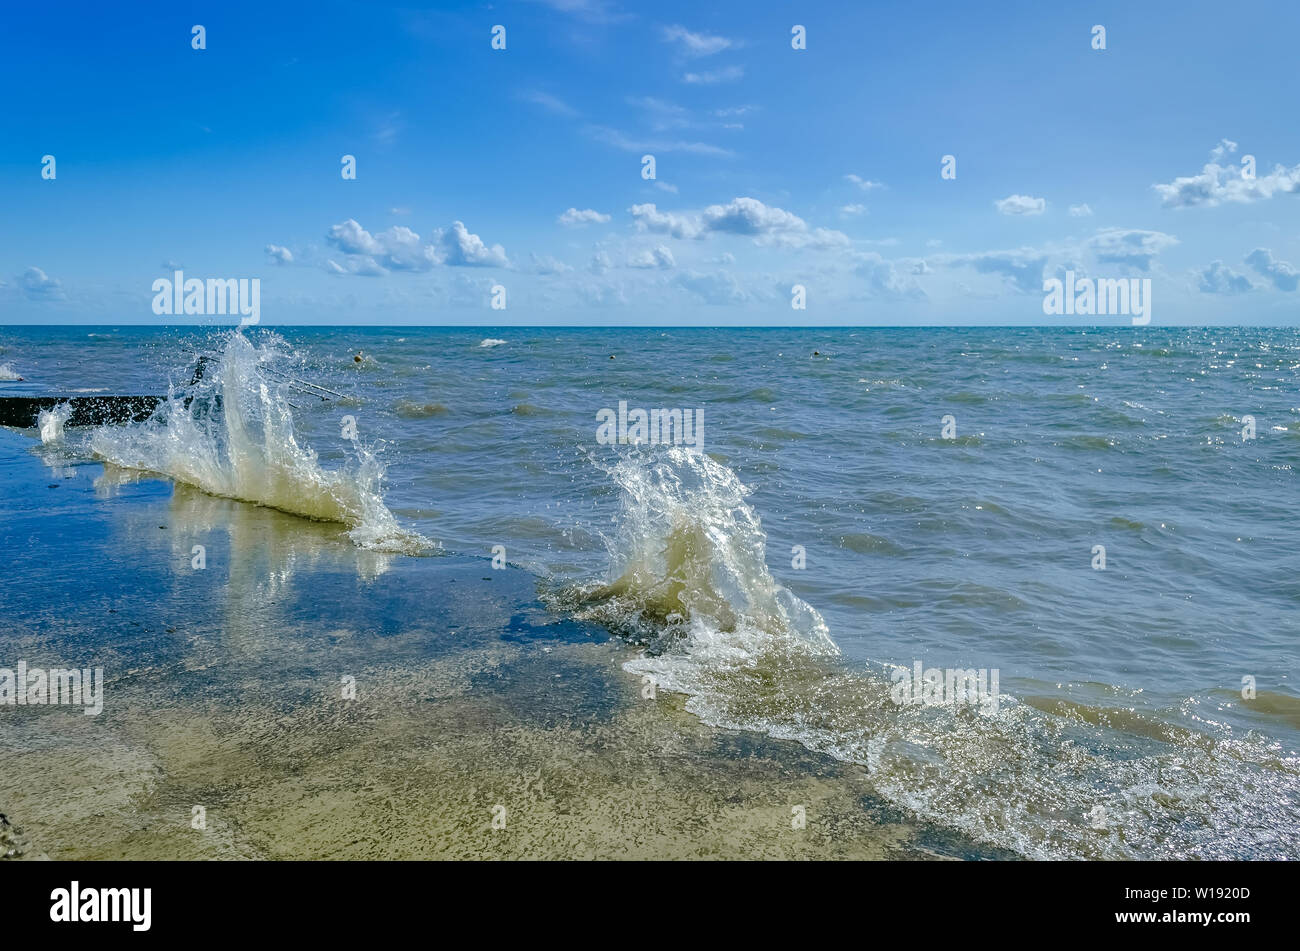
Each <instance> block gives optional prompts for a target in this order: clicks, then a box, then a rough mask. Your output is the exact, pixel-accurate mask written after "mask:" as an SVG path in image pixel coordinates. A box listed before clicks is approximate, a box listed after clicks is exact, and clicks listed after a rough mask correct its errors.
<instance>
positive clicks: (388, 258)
mask: <svg viewBox="0 0 1300 951" xmlns="http://www.w3.org/2000/svg"><path fill="white" fill-rule="evenodd" d="M325 238H326V240H327V241H329V242H330V243H331V244H332V245H334V246H335V247H336V248H338V249H339V250H340V251H342V252H343V253H344V254H346V255H348V260H347V262H346V266H345V267H344V268H342V269H341V270H342V271H344V272H346V273H350V274H364V275H369V276H374V275H378V274H384V273H386V272H387V271H388V270H394V271H427V270H429V269H430V268H432V267H436V266H439V265H444V266H447V267H509V266H510V261H509V259H508V258H507V257H506V251H505V248H503V247H502V246H501V245H499V244H494V245H490V246H489V245H487V244H485V243H484V242H483V239H482V238H480V237H479V236H478V235H476V234H471V233H470V232H469V231H468V229H466V227H465V225H464V224H463V223H462V222H459V221H455V222H452V225H451V228H449V229H447V230H441V229H440V230H438V231H435V232H434V233H433V236H432V239H431V241H430V243H429V244H425V243H424V242H423V241H421V239H420V236H419V234H417V233H416V232H415V231H412V230H411V229H410V228H408V227H406V226H405V225H396V226H395V227H392V228H389V229H388V230H387V231H383V232H380V233H379V234H371V233H370V232H369V231H367V230H366V229H365V228H363V227H361V225H360V224H359V223H358V222H357V221H355V220H354V219H352V218H349V219H347V220H346V221H344V222H342V223H340V224H337V225H334V226H333V227H331V228H330V230H329V232H328V233H327V234H326V236H325Z"/></svg>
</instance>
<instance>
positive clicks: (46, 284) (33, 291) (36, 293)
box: [16, 267, 63, 300]
mask: <svg viewBox="0 0 1300 951" xmlns="http://www.w3.org/2000/svg"><path fill="white" fill-rule="evenodd" d="M16 280H17V281H18V287H19V288H21V289H22V292H23V293H24V294H26V295H27V297H28V299H30V300H62V299H63V288H62V287H61V286H60V285H59V282H58V281H56V280H54V279H53V278H52V277H50V276H49V275H48V274H46V273H45V272H44V271H42V270H41V269H40V268H38V267H29V268H28V269H27V270H25V271H23V273H22V274H20V275H18V277H17V279H16Z"/></svg>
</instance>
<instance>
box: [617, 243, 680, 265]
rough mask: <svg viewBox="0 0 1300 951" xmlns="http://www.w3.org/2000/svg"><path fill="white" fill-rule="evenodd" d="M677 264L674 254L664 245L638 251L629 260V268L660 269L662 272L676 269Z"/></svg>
mask: <svg viewBox="0 0 1300 951" xmlns="http://www.w3.org/2000/svg"><path fill="white" fill-rule="evenodd" d="M676 264H677V262H676V261H674V260H673V253H672V252H671V251H669V250H668V249H667V248H666V247H664V246H663V245H662V244H660V245H657V246H655V247H654V248H646V249H645V250H643V251H638V252H636V253H635V254H632V255H629V256H628V259H627V266H628V267H637V268H658V269H660V270H667V269H669V268H672V267H675V266H676Z"/></svg>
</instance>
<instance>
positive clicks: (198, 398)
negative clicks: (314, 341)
mask: <svg viewBox="0 0 1300 951" xmlns="http://www.w3.org/2000/svg"><path fill="white" fill-rule="evenodd" d="M282 346H283V342H282V341H280V340H279V338H278V337H275V336H274V335H268V336H267V338H266V342H265V343H264V344H263V345H262V346H260V347H259V346H255V345H254V344H253V343H252V342H250V341H249V340H248V338H246V337H245V336H244V335H243V334H242V333H239V332H232V333H231V334H230V335H229V337H228V340H227V344H226V347H225V350H224V352H223V353H222V355H221V358H220V361H219V363H218V365H217V367H216V368H215V370H214V369H212V368H209V369H208V371H207V373H206V374H205V375H204V379H203V380H202V381H201V382H199V383H198V384H195V385H193V386H191V387H188V388H186V390H185V391H183V392H171V393H169V395H168V399H167V401H166V403H164V404H163V405H162V406H160V407H159V409H158V411H157V412H155V413H154V415H153V416H152V417H151V418H150V419H149V420H147V421H146V422H144V423H140V424H137V425H131V426H102V427H99V428H98V429H96V430H95V431H94V433H93V434H92V436H91V441H90V446H91V450H92V452H93V453H94V454H95V455H96V456H97V457H98V458H100V459H103V460H105V461H107V462H111V463H113V464H114V465H118V466H123V467H126V468H130V469H138V470H144V471H148V472H157V473H160V474H162V475H165V476H169V477H171V478H173V479H176V480H177V481H179V482H184V483H187V484H189V485H193V486H196V487H197V488H199V489H202V490H203V491H205V492H208V493H210V494H212V495H220V496H225V497H227V498H232V499H239V500H242V501H246V502H254V503H257V504H258V505H265V506H267V507H269V508H275V509H279V510H281V511H284V512H289V513H291V514H294V515H301V516H304V517H306V518H311V519H317V520H320V521H329V522H340V523H342V524H344V525H347V526H348V527H349V528H350V529H351V531H350V532H349V535H350V536H351V538H352V539H353V541H354V542H356V543H357V544H358V545H360V546H362V547H366V548H373V549H376V550H388V551H407V552H412V551H419V550H423V549H424V548H426V547H428V542H427V540H426V539H424V538H423V537H421V536H420V535H418V534H416V533H414V532H411V531H408V530H405V529H403V528H401V527H400V526H399V525H398V523H397V520H396V519H395V518H394V517H393V515H392V513H391V512H389V510H388V508H387V507H386V506H385V505H384V502H383V477H384V467H383V465H382V463H381V462H380V460H379V459H378V457H377V456H376V455H375V454H374V453H373V452H371V451H370V450H368V449H366V448H365V447H364V446H361V445H360V444H359V443H354V447H355V458H354V460H353V461H352V462H351V463H350V464H349V465H348V466H347V467H345V468H343V469H339V470H327V469H323V468H322V467H321V465H320V463H319V461H318V459H317V455H316V452H315V451H314V450H313V449H311V448H310V447H308V446H304V445H300V444H299V442H298V439H297V436H296V435H295V429H294V420H293V413H292V407H291V406H290V404H289V401H288V399H287V396H286V393H285V389H286V385H285V384H284V383H282V382H278V381H277V379H276V378H275V377H273V376H272V375H271V374H268V373H267V372H265V371H266V370H268V369H269V368H270V367H271V366H272V365H274V364H276V363H278V362H281V361H283V360H284V359H285V355H284V353H283V350H282ZM187 398H192V399H191V400H190V402H188V403H187V402H186V399H187ZM218 398H219V399H220V409H217V408H216V400H217V399H218Z"/></svg>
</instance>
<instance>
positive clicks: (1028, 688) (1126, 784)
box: [0, 327, 1300, 857]
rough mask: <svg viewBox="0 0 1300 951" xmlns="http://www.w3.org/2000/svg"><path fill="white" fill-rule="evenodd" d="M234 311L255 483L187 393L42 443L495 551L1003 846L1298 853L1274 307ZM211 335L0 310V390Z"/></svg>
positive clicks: (765, 715) (742, 707)
mask: <svg viewBox="0 0 1300 951" xmlns="http://www.w3.org/2000/svg"><path fill="white" fill-rule="evenodd" d="M248 336H249V339H250V340H251V341H252V343H253V344H256V345H257V346H258V347H261V348H262V349H260V350H259V349H256V348H255V347H254V346H253V345H251V344H247V345H246V347H247V353H244V354H243V358H246V364H241V366H242V367H243V369H242V370H241V371H240V372H239V373H238V374H235V373H234V372H233V370H232V375H231V376H229V377H226V378H225V379H224V381H222V382H224V385H225V386H227V387H236V386H237V387H238V388H239V390H240V392H239V393H238V394H235V393H233V392H226V393H224V394H223V398H224V399H225V400H226V402H227V404H231V405H233V403H234V401H235V400H236V399H245V398H247V400H248V406H246V407H245V411H246V413H247V414H248V419H249V420H250V421H251V423H253V424H254V425H252V429H253V430H254V431H255V438H254V439H253V440H252V442H251V443H250V446H251V447H252V448H247V447H246V449H247V451H248V452H253V453H254V454H256V453H263V452H266V453H269V455H268V456H267V457H266V458H260V461H259V462H258V463H257V465H259V466H263V467H265V466H271V468H273V469H275V472H276V473H277V475H276V477H275V478H274V479H268V478H267V477H265V472H264V471H263V468H257V469H256V472H254V473H253V474H252V475H251V476H250V475H249V473H248V472H247V471H245V470H240V469H239V466H240V465H241V463H239V462H238V461H237V460H235V459H234V458H233V456H232V454H231V451H230V446H227V445H225V444H224V443H222V444H221V445H217V446H215V448H214V446H213V445H209V444H208V443H206V442H205V439H206V438H207V436H206V435H205V433H204V432H203V431H202V428H201V427H199V428H198V429H195V428H194V427H188V428H187V427H184V426H180V424H179V423H178V422H177V421H176V420H175V419H172V420H171V421H170V422H168V423H166V424H165V425H164V424H162V423H159V422H155V423H149V424H140V425H139V426H137V427H131V428H130V429H132V430H134V432H132V433H129V434H125V435H124V434H122V433H101V434H99V435H98V436H97V438H92V437H91V434H88V433H85V432H84V431H74V430H69V431H68V433H67V434H66V436H65V437H64V439H63V440H62V441H61V443H60V445H61V448H60V450H59V451H60V452H62V453H64V454H65V456H64V458H98V459H105V458H107V459H111V460H116V461H118V462H122V463H126V464H129V465H135V466H139V467H142V468H156V469H158V470H160V471H162V472H164V473H165V474H167V475H170V476H172V477H174V478H177V479H181V480H183V481H188V482H192V483H194V484H196V485H198V486H199V487H200V488H203V489H207V490H208V491H210V492H214V493H216V494H222V495H233V496H235V497H240V498H251V499H253V500H254V501H263V502H269V503H270V504H273V505H276V506H277V507H280V508H286V509H288V510H290V511H293V510H294V507H295V505H300V506H301V511H300V514H304V515H312V516H315V517H317V518H337V519H338V520H340V521H343V522H347V523H349V527H350V528H351V529H352V538H353V540H354V542H355V543H356V544H358V545H361V546H364V547H373V548H376V549H379V550H382V551H384V552H386V553H388V554H390V555H391V554H393V553H395V555H394V556H395V557H428V556H432V555H436V554H437V553H438V552H439V550H442V551H448V552H455V553H461V554H470V555H478V556H482V557H485V558H489V557H492V556H493V554H494V549H496V546H502V547H503V548H504V553H503V557H504V558H505V559H507V560H508V561H509V562H510V563H511V564H514V565H518V566H521V567H523V568H526V569H527V570H529V571H530V572H532V574H533V575H534V576H535V577H536V579H537V583H538V585H539V588H540V589H541V590H542V591H543V592H544V594H545V595H546V597H547V600H548V602H549V603H550V604H551V605H552V607H553V610H554V611H556V612H557V613H560V614H570V615H574V616H577V617H580V618H582V619H585V620H596V621H599V622H600V623H603V624H606V625H607V626H609V627H611V628H612V629H614V630H615V631H616V632H618V633H622V634H624V635H625V636H628V637H631V638H633V639H635V640H637V641H638V642H644V643H646V644H647V645H648V650H647V651H646V653H645V655H644V656H643V657H641V658H640V659H638V660H637V661H633V662H632V663H631V664H630V665H629V669H632V670H634V672H636V673H638V674H643V675H647V676H651V677H653V678H655V679H656V680H657V681H658V682H659V683H660V684H661V685H663V686H664V687H665V688H667V689H674V690H680V691H681V692H684V693H686V694H688V695H689V696H690V697H691V700H690V704H689V707H688V708H689V709H692V710H693V711H694V712H695V713H697V714H698V715H699V716H700V717H702V718H704V719H706V720H707V721H709V722H711V723H715V724H718V725H722V726H732V727H737V728H742V729H747V730H754V731H759V732H766V733H769V734H771V735H774V736H780V737H788V738H793V739H797V740H799V741H800V742H802V743H804V744H805V745H807V746H809V747H810V748H812V749H816V750H819V751H823V752H829V753H831V754H832V755H835V756H838V757H840V758H842V759H847V760H851V761H853V762H860V763H864V764H866V765H867V766H868V768H869V770H871V772H872V774H873V775H874V776H875V778H876V783H877V788H878V790H879V792H880V793H881V794H882V795H884V796H885V797H886V798H888V799H890V800H891V801H893V802H895V803H896V804H898V805H899V806H900V807H902V808H905V809H909V810H912V811H914V812H915V813H916V814H917V815H918V816H921V817H923V818H925V819H926V820H928V821H935V822H939V823H946V824H949V825H951V826H952V827H953V828H956V829H960V830H961V831H962V832H964V833H966V834H968V835H972V836H974V837H976V838H978V839H983V840H987V841H989V842H990V843H991V844H994V845H997V846H1000V847H1006V848H1012V849H1015V850H1017V851H1019V852H1021V853H1022V854H1026V855H1030V856H1039V857H1074V856H1083V857H1166V856H1204V857H1213V856H1251V857H1297V856H1300V822H1298V821H1297V820H1298V818H1300V761H1297V758H1296V751H1297V749H1300V682H1298V681H1297V675H1298V674H1300V661H1298V658H1300V649H1298V648H1297V646H1296V644H1297V636H1298V635H1300V623H1298V618H1300V612H1298V611H1297V609H1298V608H1300V578H1298V576H1297V567H1298V566H1300V559H1297V556H1296V552H1297V550H1300V544H1298V543H1300V526H1298V525H1297V520H1296V518H1295V515H1294V508H1295V505H1296V502H1297V500H1298V499H1300V491H1298V488H1300V487H1298V486H1297V481H1296V478H1297V477H1296V466H1297V464H1298V463H1300V333H1297V332H1296V331H1293V330H1275V329H1222V328H1215V329H1167V330H1161V329H1154V330H1153V329H1150V328H1140V329H1139V328H1123V329H1114V330H1086V331H1085V330H1048V329H1005V328H979V329H961V330H958V329H861V330H853V329H833V330H816V329H801V330H784V329H777V330H735V329H726V330H678V329H674V330H667V331H666V330H659V329H617V330H613V329H611V330H596V329H580V330H555V329H538V328H495V329H492V328H488V329H474V330H465V329H426V328H387V329H383V328H380V329H367V330H357V329H324V328H286V329H284V330H282V331H280V332H279V336H280V338H282V339H281V340H279V341H278V342H277V341H275V340H274V339H273V338H272V337H271V336H269V335H268V333H267V332H265V331H256V332H253V333H250V334H249V335H248ZM485 343H487V344H488V345H484V344H485ZM227 344H228V339H227V337H226V336H224V335H223V334H215V333H214V334H208V333H206V332H195V331H182V330H177V329H172V330H165V329H164V330H157V329H147V330H145V329H135V328H120V329H116V330H115V329H112V328H94V327H92V328H87V327H78V328H57V329H45V328H39V329H38V328H22V327H9V328H4V329H3V330H0V346H2V347H3V351H2V352H0V365H7V366H9V367H10V368H11V369H12V371H13V374H12V375H21V376H22V377H23V378H24V381H23V382H6V383H0V395H6V394H19V393H24V394H26V393H60V394H67V395H74V393H76V392H82V391H84V392H87V393H89V392H91V391H99V392H104V393H162V392H165V391H166V386H167V384H168V382H169V381H170V382H171V383H173V384H177V385H179V384H182V383H184V382H185V381H186V380H187V379H188V366H189V364H191V363H192V360H193V357H192V355H191V354H189V353H188V352H186V348H199V349H210V350H212V351H214V352H220V351H223V350H225V348H226V347H227ZM241 353H242V351H241ZM358 355H359V356H360V358H361V359H360V360H359V361H358V360H357V359H356V357H357V356H358ZM231 360H232V361H233V358H231ZM269 368H274V371H275V372H274V374H265V375H263V371H264V370H266V369H269ZM292 379H297V380H303V381H310V382H311V383H313V384H315V385H317V386H324V387H328V388H329V389H330V390H333V391H336V392H337V393H338V394H339V396H338V397H336V398H332V399H330V400H321V399H319V398H318V397H317V396H315V395H313V394H312V393H311V392H310V391H309V390H308V389H304V388H302V387H296V386H294V385H292V384H290V383H287V382H286V381H288V380H292ZM236 380H237V381H238V382H235V381H236ZM262 384H266V385H267V387H268V388H267V390H266V391H265V392H262V391H260V389H259V387H260V386H261V385H262ZM214 385H221V382H219V383H218V384H214ZM250 394H251V395H250ZM620 401H626V403H627V404H628V406H629V407H631V408H637V407H641V408H646V409H650V408H676V409H681V410H692V411H696V412H698V413H702V418H703V421H704V422H703V427H702V448H703V450H704V452H705V453H707V456H706V457H703V458H701V457H700V456H699V454H698V453H690V452H685V451H683V450H681V449H677V450H673V449H669V448H667V447H663V446H641V447H629V446H617V445H606V444H602V443H601V442H600V441H599V440H598V413H600V411H601V410H603V409H615V410H616V409H617V407H618V405H619V402H620ZM349 416H350V417H352V418H353V420H352V421H353V422H354V423H355V427H356V434H357V439H356V440H355V441H353V440H350V439H348V438H345V432H344V431H345V429H346V427H347V425H348V422H347V421H346V420H345V419H344V417H349ZM1246 416H1250V417H1253V419H1254V427H1255V438H1251V439H1243V436H1242V431H1243V427H1244V426H1245V425H1246V422H1245V421H1243V418H1244V417H1246ZM945 417H951V421H950V431H949V432H948V433H947V434H945V432H944V426H945ZM953 430H955V431H953ZM268 434H269V435H268ZM945 435H948V436H952V437H953V438H945ZM222 438H223V439H224V438H226V437H222ZM284 440H290V442H291V443H292V452H290V451H289V450H287V449H285V448H284ZM272 442H274V443H275V448H273V449H270V450H268V449H267V448H266V447H267V446H269V445H271V443H272ZM46 449H47V450H48V449H49V447H46ZM209 450H211V451H212V453H211V456H210V458H205V465H204V466H202V467H198V468H193V467H189V466H180V460H183V459H194V458H197V457H199V456H202V455H203V454H204V453H205V452H208V451H209ZM178 466H180V467H179V468H178ZM277 467H278V468H277ZM236 470H238V471H236ZM381 470H382V472H383V475H382V477H381V476H380V474H379V473H380V471H381ZM336 472H343V473H346V474H347V475H346V476H345V477H341V478H340V479H338V480H334V481H331V478H332V477H331V476H330V475H329V474H330V473H336ZM286 480H287V481H286ZM273 482H274V483H275V485H274V486H272V485H271V484H272V483H273ZM321 485H326V488H325V489H324V490H322V489H320V486H321ZM308 488H311V491H308ZM263 489H265V490H266V491H267V492H272V490H274V494H271V495H266V496H265V497H263V496H259V495H258V492H260V491H262V490H263ZM313 492H315V493H316V494H318V495H319V494H320V493H321V492H323V493H324V495H325V496H328V498H325V499H323V500H322V499H320V498H316V499H313ZM339 499H342V501H338V500H339ZM334 502H338V504H337V505H334V504H333V503H334ZM64 529H65V530H72V529H70V528H68V527H67V526H64ZM1098 545H1100V546H1104V548H1105V559H1106V560H1105V568H1104V570H1097V569H1096V568H1095V567H1094V564H1095V563H1096V554H1095V546H1098ZM796 546H801V550H802V566H801V567H796V566H795V564H793V563H792V560H794V559H796V552H795V551H793V550H794V549H795V548H796ZM496 551H497V552H500V549H496ZM665 552H668V553H669V554H667V555H665ZM620 579H623V580H625V581H626V583H625V584H623V585H621V586H620V585H613V586H610V587H602V586H603V585H605V584H606V583H608V582H615V581H618V580H620ZM14 581H18V582H21V581H22V579H13V578H7V579H5V582H6V585H8V584H10V583H12V582H14ZM666 604H667V605H669V606H668V607H667V608H665V605H666ZM673 605H676V608H674V607H673ZM68 610H69V611H70V612H74V613H75V610H76V609H75V608H74V607H69V608H68ZM916 662H920V663H921V664H922V665H923V667H925V668H937V669H941V670H942V669H950V668H960V669H966V668H974V669H984V670H996V671H998V672H999V674H1000V681H999V682H1000V690H1001V693H1002V695H1003V702H1002V703H1001V704H1000V706H999V709H998V710H997V711H996V712H995V713H993V714H992V715H983V714H980V713H977V712H974V711H972V710H969V709H964V708H962V707H961V706H960V705H957V706H943V707H916V706H899V705H897V704H896V703H893V702H891V699H890V695H889V689H890V685H891V671H892V668H893V666H895V665H896V666H898V667H902V668H906V669H909V670H910V669H911V668H912V667H913V665H914V664H915V663H916ZM1245 677H1250V678H1254V684H1253V685H1254V694H1253V696H1249V697H1246V698H1243V694H1242V690H1243V678H1245ZM1099 807H1100V809H1101V812H1100V813H1098V812H1097V810H1098V808H1099ZM1099 815H1101V816H1103V817H1104V819H1102V820H1099V818H1098V817H1099Z"/></svg>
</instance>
